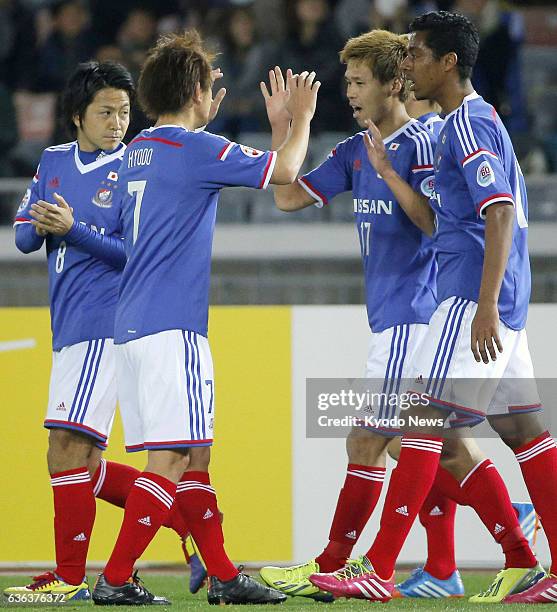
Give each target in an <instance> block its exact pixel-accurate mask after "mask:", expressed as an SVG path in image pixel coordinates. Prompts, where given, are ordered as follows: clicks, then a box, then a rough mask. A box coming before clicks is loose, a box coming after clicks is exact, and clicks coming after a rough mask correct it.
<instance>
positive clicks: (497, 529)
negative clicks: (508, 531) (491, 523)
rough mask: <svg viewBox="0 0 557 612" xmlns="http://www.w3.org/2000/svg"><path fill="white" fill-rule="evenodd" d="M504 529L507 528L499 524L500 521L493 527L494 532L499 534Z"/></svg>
mask: <svg viewBox="0 0 557 612" xmlns="http://www.w3.org/2000/svg"><path fill="white" fill-rule="evenodd" d="M504 529H505V528H504V527H503V525H499V523H495V528H494V529H493V533H494V534H495V535H497V534H499V533H501V532H502V531H504Z"/></svg>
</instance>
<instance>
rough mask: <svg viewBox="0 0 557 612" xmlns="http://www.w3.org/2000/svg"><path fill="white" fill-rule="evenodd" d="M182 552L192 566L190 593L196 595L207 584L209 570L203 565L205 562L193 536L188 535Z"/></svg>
mask: <svg viewBox="0 0 557 612" xmlns="http://www.w3.org/2000/svg"><path fill="white" fill-rule="evenodd" d="M182 550H183V551H184V557H185V558H186V563H187V564H188V565H189V566H190V585H189V587H190V593H192V594H194V595H195V593H197V592H198V591H199V589H201V587H203V585H204V584H205V581H206V579H207V570H206V569H205V566H204V565H203V560H202V559H201V555H200V554H199V551H198V550H197V546H196V545H195V542H194V541H193V538H192V537H191V535H187V536H186V537H185V538H184V539H183V540H182Z"/></svg>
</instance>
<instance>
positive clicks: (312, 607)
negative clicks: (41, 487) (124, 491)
mask: <svg viewBox="0 0 557 612" xmlns="http://www.w3.org/2000/svg"><path fill="white" fill-rule="evenodd" d="M495 573H496V572H495V571H494V572H492V573H464V574H463V576H462V578H463V580H464V586H465V587H466V593H467V594H469V595H473V594H474V593H477V592H478V591H480V590H482V589H485V588H486V587H487V586H488V585H489V583H490V580H491V579H492V578H493V577H494V576H495ZM399 576H400V579H403V578H404V577H405V574H403V573H400V575H399ZM90 578H91V581H90V584H91V585H92V584H93V582H94V577H93V576H90ZM143 578H144V580H145V584H146V586H147V588H148V589H149V590H150V591H152V592H153V593H156V594H157V595H164V596H165V597H168V598H169V599H170V600H171V601H172V602H173V605H172V606H170V607H169V608H164V607H163V606H155V607H153V608H152V609H153V612H155V610H160V611H161V612H162V611H163V610H166V609H168V610H174V611H175V612H182V611H185V612H190V610H191V611H192V612H194V611H196V610H207V611H209V610H218V609H219V607H217V606H209V604H208V603H207V596H206V590H205V589H203V590H202V591H201V592H199V593H198V594H197V595H190V593H189V592H188V590H187V579H188V575H187V574H180V575H178V574H167V575H157V574H149V572H144V574H143ZM25 580H26V577H25V576H23V575H21V574H20V575H17V576H0V590H3V589H4V588H6V587H8V586H11V585H14V584H25ZM369 606H373V607H374V609H376V610H378V611H379V610H380V611H381V612H388V611H389V610H391V611H392V610H439V611H441V610H486V609H489V610H491V611H492V612H495V611H494V607H495V609H497V607H498V606H503V609H508V610H509V611H514V610H525V611H526V610H528V611H529V612H535V611H536V610H540V609H544V608H548V609H549V608H552V607H553V606H552V605H551V604H550V605H546V606H528V605H513V606H509V607H507V605H505V604H492V605H477V604H476V605H474V604H469V603H468V601H467V600H466V599H452V600H446V599H442V600H434V599H427V600H425V599H421V600H417V599H404V600H400V599H396V600H393V601H391V602H390V603H388V604H386V607H383V605H382V604H371V603H369V602H366V601H358V600H347V599H339V600H338V601H336V602H335V603H333V604H321V603H316V602H314V601H311V600H307V599H303V598H301V597H295V598H289V599H288V600H287V601H286V603H284V604H282V605H279V606H249V607H246V606H242V607H241V608H240V607H236V608H235V609H238V610H245V611H246V612H248V610H249V612H251V611H252V610H253V611H254V612H255V611H260V610H267V612H272V611H273V610H274V611H275V612H280V611H281V610H284V612H291V611H294V610H300V611H301V612H312V611H313V612H348V611H352V610H354V611H356V612H358V611H362V612H364V611H369V610H370V608H369ZM0 607H2V608H12V609H14V608H18V609H24V610H45V609H48V610H54V609H63V610H78V611H80V612H83V610H84V609H92V608H93V604H92V603H89V602H88V603H82V604H75V605H70V604H66V605H63V606H47V605H40V606H26V607H23V606H22V605H17V606H16V605H13V604H8V603H7V601H6V599H5V598H4V597H3V596H2V600H0ZM141 609H142V610H145V609H146V608H144V607H142V608H141ZM227 609H230V607H228V608H227ZM553 609H554V610H555V611H556V612H557V608H556V607H553ZM95 610H99V611H101V610H114V612H120V611H124V610H137V608H134V607H132V606H117V607H114V608H102V607H95Z"/></svg>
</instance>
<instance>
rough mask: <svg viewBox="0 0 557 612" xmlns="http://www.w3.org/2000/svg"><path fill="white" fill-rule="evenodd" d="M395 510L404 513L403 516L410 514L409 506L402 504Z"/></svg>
mask: <svg viewBox="0 0 557 612" xmlns="http://www.w3.org/2000/svg"><path fill="white" fill-rule="evenodd" d="M395 512H398V513H399V514H402V516H408V506H400V508H397V509H396V510H395Z"/></svg>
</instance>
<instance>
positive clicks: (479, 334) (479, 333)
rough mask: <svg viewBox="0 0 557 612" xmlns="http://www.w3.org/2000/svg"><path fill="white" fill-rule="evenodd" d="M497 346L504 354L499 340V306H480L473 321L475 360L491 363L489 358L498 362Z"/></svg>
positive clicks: (472, 346)
mask: <svg viewBox="0 0 557 612" xmlns="http://www.w3.org/2000/svg"><path fill="white" fill-rule="evenodd" d="M495 346H496V347H497V349H498V350H499V352H500V353H502V352H503V345H502V344H501V340H500V338H499V311H498V309H497V304H494V305H488V306H484V305H482V304H481V303H480V304H478V309H477V310H476V314H475V315H474V319H473V320H472V337H471V345H470V348H471V349H472V353H473V355H474V359H475V360H476V361H477V362H478V363H480V361H483V362H484V363H489V358H490V357H491V360H492V361H497V352H496V350H495Z"/></svg>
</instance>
